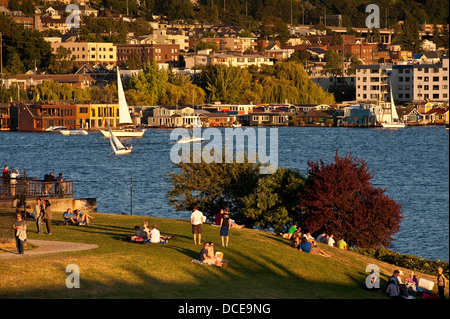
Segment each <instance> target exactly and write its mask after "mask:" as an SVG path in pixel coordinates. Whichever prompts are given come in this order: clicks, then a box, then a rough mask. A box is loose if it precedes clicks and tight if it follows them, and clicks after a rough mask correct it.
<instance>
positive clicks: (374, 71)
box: [356, 57, 449, 104]
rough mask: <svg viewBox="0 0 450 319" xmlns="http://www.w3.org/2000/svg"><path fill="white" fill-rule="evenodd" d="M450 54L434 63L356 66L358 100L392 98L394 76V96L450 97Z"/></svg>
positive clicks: (445, 100) (401, 98) (442, 99)
mask: <svg viewBox="0 0 450 319" xmlns="http://www.w3.org/2000/svg"><path fill="white" fill-rule="evenodd" d="M448 68H449V58H448V57H442V60H441V62H440V63H433V64H418V63H416V64H410V63H409V64H408V63H402V64H395V65H391V64H374V65H359V66H356V99H357V100H358V101H368V102H372V103H376V102H377V101H380V100H384V101H388V100H389V98H388V94H389V79H391V80H392V88H393V96H394V100H395V101H396V102H399V103H407V102H413V101H431V102H443V103H447V104H448V101H449V86H448V85H449V84H448V82H449V81H448V77H449V73H448V70H449V69H448Z"/></svg>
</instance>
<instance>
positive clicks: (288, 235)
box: [277, 224, 297, 239]
mask: <svg viewBox="0 0 450 319" xmlns="http://www.w3.org/2000/svg"><path fill="white" fill-rule="evenodd" d="M296 230H297V224H294V225H292V226H291V227H289V230H288V232H287V233H278V234H277V235H278V236H281V237H283V238H286V239H291V237H292V235H293V234H294V232H295V231H296Z"/></svg>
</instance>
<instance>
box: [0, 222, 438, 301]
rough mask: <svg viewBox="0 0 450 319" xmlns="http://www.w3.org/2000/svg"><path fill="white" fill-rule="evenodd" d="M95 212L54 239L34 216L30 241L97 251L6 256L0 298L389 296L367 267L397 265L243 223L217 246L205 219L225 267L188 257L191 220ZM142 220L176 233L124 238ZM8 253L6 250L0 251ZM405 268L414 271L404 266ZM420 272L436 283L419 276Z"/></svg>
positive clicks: (0, 266) (387, 269)
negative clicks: (143, 240)
mask: <svg viewBox="0 0 450 319" xmlns="http://www.w3.org/2000/svg"><path fill="white" fill-rule="evenodd" d="M94 216H95V217H96V218H95V219H94V220H93V224H92V225H89V226H58V225H54V226H53V227H54V229H53V235H52V236H51V237H50V236H48V235H45V234H44V235H38V234H36V233H35V229H36V228H35V223H34V222H33V221H29V222H28V234H29V238H30V239H48V240H56V241H68V242H79V243H89V244H97V245H99V248H97V249H92V250H86V251H79V252H70V253H58V254H49V255H40V256H39V255H35V256H31V255H29V256H27V251H26V252H25V255H23V256H17V255H14V256H13V257H12V258H4V259H3V258H2V259H1V263H0V273H1V274H2V280H1V283H0V298H2V299H4V298H20V299H22V298H26V299H28V298H43V299H55V298H87V299H90V298H98V299H110V298H114V299H115V298H132V299H139V298H150V299H222V298H225V299H380V298H381V299H385V298H386V296H385V294H384V293H376V292H368V291H366V290H364V289H362V288H360V285H361V284H362V283H364V281H365V278H366V276H367V275H368V274H367V273H366V272H365V269H366V266H367V265H369V264H376V265H377V266H379V268H380V274H381V279H382V288H384V287H385V281H386V279H387V278H388V277H389V276H390V275H391V274H392V272H393V270H394V266H392V265H388V264H386V263H383V262H379V261H375V260H372V259H370V258H367V257H363V256H361V255H358V254H356V253H353V252H350V251H342V250H338V249H337V248H333V247H324V246H323V245H321V246H322V247H321V248H323V250H325V251H326V252H328V253H330V254H332V257H331V258H324V257H321V256H316V255H310V254H306V253H303V252H301V251H298V250H296V249H293V248H291V247H290V245H289V244H290V242H289V241H287V240H286V239H282V238H281V237H277V236H275V235H273V234H271V233H267V232H262V231H257V230H251V229H245V228H244V229H232V230H231V231H230V245H229V247H220V237H219V229H218V227H214V226H211V225H206V224H205V225H204V227H203V242H204V241H213V242H214V243H215V244H216V249H215V250H216V251H222V252H223V253H224V258H225V259H227V260H229V264H228V267H226V268H219V267H215V266H206V265H200V264H197V263H193V262H191V260H192V259H194V258H198V255H199V251H200V249H201V246H200V245H194V244H193V243H192V235H191V226H190V224H189V222H188V221H184V220H169V219H161V218H147V217H138V216H122V215H110V214H95V215H94ZM55 218H56V217H55ZM144 220H147V221H148V222H149V225H150V226H151V225H152V224H154V223H157V224H158V228H159V229H160V230H161V233H162V234H173V235H176V236H177V237H176V238H173V239H171V240H170V242H169V243H168V244H166V245H159V244H158V245H152V244H136V243H130V242H127V241H124V240H123V239H124V238H126V236H130V235H133V233H134V231H133V229H134V226H135V225H142V221H144ZM10 250H13V251H14V249H12V248H11V249H10ZM6 251H8V249H7V248H3V249H2V250H0V254H8V252H6ZM18 258H20V263H18V261H17V259H18ZM69 264H76V265H78V267H79V269H80V278H81V283H80V288H81V289H67V288H66V287H65V284H64V283H65V280H66V277H67V276H68V275H69V274H68V273H66V272H65V269H66V266H67V265H69ZM31 270H32V271H31ZM403 272H404V273H405V274H409V272H408V270H406V269H403ZM418 277H419V278H420V277H426V278H429V279H430V280H433V281H434V280H435V277H433V276H426V275H422V274H418Z"/></svg>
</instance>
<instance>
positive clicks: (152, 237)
mask: <svg viewBox="0 0 450 319" xmlns="http://www.w3.org/2000/svg"><path fill="white" fill-rule="evenodd" d="M169 238H170V236H161V233H160V231H159V230H158V225H156V224H154V225H153V228H152V230H151V231H150V232H149V242H150V243H151V244H167V242H168V241H169Z"/></svg>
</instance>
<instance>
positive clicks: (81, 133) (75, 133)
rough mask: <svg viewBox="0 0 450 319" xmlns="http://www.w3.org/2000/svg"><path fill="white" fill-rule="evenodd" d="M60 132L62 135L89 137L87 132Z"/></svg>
mask: <svg viewBox="0 0 450 319" xmlns="http://www.w3.org/2000/svg"><path fill="white" fill-rule="evenodd" d="M60 132H61V134H62V135H88V132H87V131H85V130H62V131H60Z"/></svg>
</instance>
